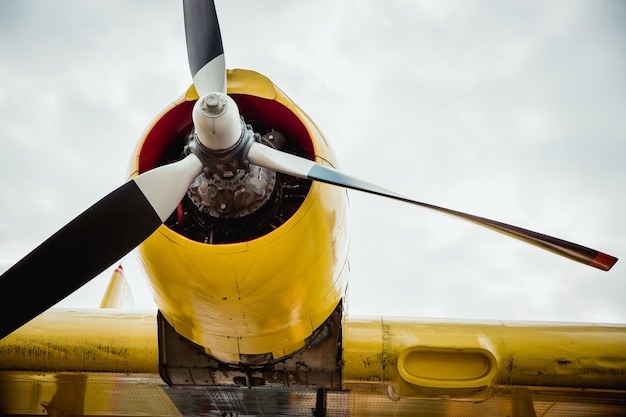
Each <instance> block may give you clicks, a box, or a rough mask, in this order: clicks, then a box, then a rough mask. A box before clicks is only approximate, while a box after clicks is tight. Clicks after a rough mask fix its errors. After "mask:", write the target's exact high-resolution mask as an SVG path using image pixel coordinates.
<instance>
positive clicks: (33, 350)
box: [0, 309, 626, 416]
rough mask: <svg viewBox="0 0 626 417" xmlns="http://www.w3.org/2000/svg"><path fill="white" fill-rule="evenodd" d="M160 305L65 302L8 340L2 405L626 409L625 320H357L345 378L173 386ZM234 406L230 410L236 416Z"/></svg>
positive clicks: (349, 412)
mask: <svg viewBox="0 0 626 417" xmlns="http://www.w3.org/2000/svg"><path fill="white" fill-rule="evenodd" d="M157 334H158V333H157V324H156V318H155V314H154V312H152V311H142V312H139V311H132V312H131V311H123V310H102V309H100V310H97V309H94V310H62V309H52V310H49V311H48V312H46V313H44V314H42V315H41V316H39V317H38V318H36V319H35V320H33V321H31V322H30V323H28V324H27V325H25V326H23V327H22V328H21V329H19V330H18V331H16V332H14V333H13V334H11V335H10V336H8V337H6V338H5V339H3V340H2V341H0V358H2V359H0V413H1V414H2V415H41V414H44V415H45V414H46V413H48V415H87V416H90V415H93V416H96V415H116V416H145V415H151V416H181V415H195V413H204V415H233V416H237V415H240V416H243V415H302V416H310V415H316V416H570V415H603V416H605V415H608V416H611V415H613V416H619V415H624V413H626V349H624V347H625V346H626V326H622V325H596V324H563V323H559V324H553V323H538V322H497V321H493V322H479V323H477V322H468V321H441V320H434V319H397V318H384V317H372V318H367V317H351V316H347V317H346V318H344V320H343V323H342V340H343V347H342V352H341V355H342V382H341V384H342V389H340V390H317V389H315V388H307V389H303V388H293V389H290V388H289V387H285V388H265V387H255V388H244V387H236V386H221V387H206V386H205V387H197V386H188V387H185V386H178V387H175V388H172V387H169V386H168V385H166V384H165V383H164V382H163V381H162V379H161V378H160V376H159V374H158V361H159V358H158V355H159V353H158V349H157V337H158V336H157ZM229 413H231V414H229Z"/></svg>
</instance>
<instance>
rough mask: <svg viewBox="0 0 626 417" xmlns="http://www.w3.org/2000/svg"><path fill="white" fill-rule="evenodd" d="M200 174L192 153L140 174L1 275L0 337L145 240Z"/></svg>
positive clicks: (200, 165)
mask: <svg viewBox="0 0 626 417" xmlns="http://www.w3.org/2000/svg"><path fill="white" fill-rule="evenodd" d="M201 172H202V163H201V162H200V160H199V159H198V157H196V156H195V155H193V154H191V155H189V156H187V157H186V158H185V159H183V160H181V161H178V162H175V163H173V164H170V165H165V166H161V167H158V168H155V169H153V170H151V171H148V172H145V173H143V174H141V175H139V176H138V177H136V178H134V179H132V180H130V181H128V182H127V183H125V184H124V185H122V186H121V187H119V188H117V189H116V190H114V191H113V192H111V193H110V194H108V195H107V196H106V197H104V198H103V199H102V200H100V201H98V202H97V203H95V204H94V205H93V206H91V207H90V208H88V209H87V210H85V211H84V212H83V213H81V214H80V215H79V216H78V217H76V218H75V219H74V220H72V221H71V222H69V223H68V224H67V225H65V226H64V227H63V228H61V229H60V230H59V231H57V232H56V233H55V234H53V235H52V236H51V237H49V238H48V239H47V240H46V241H44V242H43V243H42V244H41V245H39V246H38V247H37V248H35V249H34V250H33V251H32V252H30V253H29V254H28V255H26V256H25V257H24V258H22V259H21V260H20V261H19V262H18V263H16V264H15V265H14V266H13V267H11V268H10V269H8V270H7V271H6V272H5V273H4V274H2V275H1V276H0V339H1V338H4V337H5V336H6V335H8V334H9V333H11V332H13V331H14V330H15V329H17V328H18V327H20V326H21V325H23V324H24V323H26V322H28V321H29V320H31V319H32V318H34V317H35V316H37V315H39V314H40V313H42V312H43V311H45V310H47V309H48V308H49V307H52V306H53V305H54V304H56V303H57V302H59V301H61V300H62V299H63V298H65V297H67V296H68V295H70V294H71V293H72V292H74V291H76V290H77V289H78V288H80V287H81V286H83V285H84V284H86V283H87V282H88V281H90V280H91V279H92V278H94V277H95V276H96V275H98V274H99V273H100V272H102V271H104V270H105V269H106V268H108V267H109V266H110V265H111V264H113V263H114V262H116V261H118V260H119V259H120V258H122V257H123V256H124V255H126V254H127V253H128V252H130V251H131V250H132V249H134V248H135V247H136V246H137V245H139V244H140V243H141V242H143V241H144V240H145V239H146V238H147V237H148V236H150V235H151V234H152V233H153V232H154V231H155V230H156V229H157V228H158V227H159V226H160V225H161V224H162V223H163V221H165V220H166V219H167V217H168V216H169V215H170V214H171V213H172V211H174V209H175V208H176V206H177V205H178V203H179V202H180V200H181V199H182V198H183V196H184V195H185V193H186V192H187V189H188V188H189V184H191V182H192V181H193V180H194V178H195V177H197V176H198V175H199V174H200V173H201ZM60 271H62V273H61V272H60ZM16 306H17V308H16Z"/></svg>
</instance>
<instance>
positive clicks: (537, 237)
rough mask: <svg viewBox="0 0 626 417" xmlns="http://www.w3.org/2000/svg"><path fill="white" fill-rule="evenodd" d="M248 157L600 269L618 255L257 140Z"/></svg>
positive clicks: (252, 161) (284, 170) (261, 164)
mask: <svg viewBox="0 0 626 417" xmlns="http://www.w3.org/2000/svg"><path fill="white" fill-rule="evenodd" d="M247 158H248V160H249V161H250V162H251V163H253V164H255V165H259V166H263V167H266V168H271V169H274V170H275V171H278V172H282V173H284V174H289V175H293V176H295V177H299V178H306V179H310V180H315V181H320V182H325V183H328V184H333V185H338V186H341V187H345V188H350V189H353V190H359V191H364V192H366V193H370V194H375V195H379V196H383V197H388V198H392V199H394V200H399V201H404V202H405V203H410V204H414V205H416V206H420V207H425V208H428V209H431V210H435V211H438V212H440V213H444V214H447V215H450V216H454V217H457V218H460V219H463V220H466V221H469V222H472V223H475V224H477V225H480V226H483V227H486V228H488V229H491V230H494V231H496V232H499V233H502V234H504V235H507V236H510V237H513V238H515V239H518V240H521V241H523V242H526V243H530V244H531V245H534V246H537V247H539V248H542V249H545V250H548V251H551V252H554V253H556V254H557V255H560V256H564V257H566V258H569V259H571V260H573V261H576V262H580V263H583V264H585V265H589V266H592V267H594V268H598V269H601V270H603V271H608V270H609V269H611V267H612V266H613V265H614V264H615V263H616V262H617V258H615V257H613V256H611V255H607V254H606V253H602V252H599V251H597V250H595V249H590V248H587V247H585V246H581V245H578V244H576V243H572V242H568V241H565V240H562V239H558V238H555V237H552V236H548V235H544V234H541V233H537V232H533V231H531V230H527V229H523V228H521V227H517V226H512V225H509V224H506V223H501V222H498V221H495V220H490V219H487V218H484V217H479V216H474V215H473V214H468V213H463V212H460V211H456V210H451V209H447V208H444V207H439V206H435V205H432V204H428V203H422V202H420V201H416V200H412V199H410V198H408V197H405V196H403V195H401V194H398V193H395V192H393V191H390V190H387V189H385V188H382V187H379V186H377V185H375V184H372V183H369V182H367V181H363V180H361V179H359V178H356V177H353V176H350V175H347V174H344V173H342V172H340V171H338V170H336V169H333V168H329V167H325V166H322V165H319V164H317V163H315V162H313V161H310V160H308V159H305V158H301V157H298V156H296V155H291V154H288V153H284V152H281V151H278V150H276V149H272V148H270V147H268V146H265V145H262V144H260V143H258V142H254V143H253V144H252V146H251V147H250V150H249V152H248V157H247Z"/></svg>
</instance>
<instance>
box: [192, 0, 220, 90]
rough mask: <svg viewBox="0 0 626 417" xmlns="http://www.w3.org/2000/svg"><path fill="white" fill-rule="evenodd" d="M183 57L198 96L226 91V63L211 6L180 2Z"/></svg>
mask: <svg viewBox="0 0 626 417" xmlns="http://www.w3.org/2000/svg"><path fill="white" fill-rule="evenodd" d="M183 13H184V18H185V37H186V39H187V57H188V59H189V69H190V70H191V76H192V78H193V84H194V85H195V87H196V91H197V92H198V94H199V95H200V96H202V95H204V94H206V93H210V92H221V93H225V92H226V63H225V60H224V47H223V46H222V35H221V33H220V25H219V22H218V21H217V13H216V11H215V3H213V1H208V0H206V1H205V0H183Z"/></svg>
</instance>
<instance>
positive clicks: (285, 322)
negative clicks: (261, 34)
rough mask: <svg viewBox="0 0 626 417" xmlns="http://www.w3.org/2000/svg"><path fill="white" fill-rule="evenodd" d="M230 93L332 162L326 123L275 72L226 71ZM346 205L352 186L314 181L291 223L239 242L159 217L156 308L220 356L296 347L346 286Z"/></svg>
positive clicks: (165, 139) (171, 126)
mask: <svg viewBox="0 0 626 417" xmlns="http://www.w3.org/2000/svg"><path fill="white" fill-rule="evenodd" d="M228 94H229V95H230V96H231V97H233V98H234V99H235V101H236V102H237V104H238V106H239V107H240V109H241V112H242V115H244V117H246V118H249V117H252V118H262V119H264V121H265V122H266V123H267V124H269V125H272V126H273V127H275V128H276V129H277V130H282V131H283V132H285V133H287V134H288V135H289V136H290V137H291V138H292V139H295V140H296V141H297V142H298V143H299V145H300V146H301V147H302V148H303V149H304V150H305V151H306V153H307V156H308V157H309V158H314V159H315V160H316V161H317V162H318V163H320V164H324V165H328V166H335V156H334V154H333V152H332V150H331V148H330V147H329V145H328V143H327V142H326V140H325V139H324V137H323V135H322V134H321V132H320V131H319V129H318V128H317V127H316V126H315V124H314V123H313V122H312V121H311V120H310V119H309V118H308V116H307V115H306V114H304V112H303V111H302V110H301V109H299V108H298V106H297V105H296V104H295V103H294V102H293V101H291V100H290V99H289V98H288V97H287V96H286V95H285V94H284V93H283V92H282V91H281V90H280V89H278V88H277V87H276V86H275V85H274V84H273V83H272V82H271V81H270V80H269V79H267V78H266V77H264V76H262V75H260V74H258V73H255V72H252V71H246V70H231V71H228ZM197 98H198V96H197V93H196V91H195V89H194V88H193V87H191V88H190V89H189V90H188V91H187V93H186V94H184V95H183V96H182V97H180V98H179V99H178V100H177V101H176V102H174V103H173V104H172V105H171V106H170V107H168V108H167V109H166V110H165V111H164V112H163V113H162V114H161V115H160V116H159V117H158V118H157V119H156V120H155V121H154V122H153V124H152V125H151V126H150V127H149V128H148V129H147V130H146V132H145V134H144V135H143V137H142V139H141V141H140V142H139V144H138V146H137V149H136V152H135V153H134V156H133V160H132V161H131V167H130V176H131V177H133V176H136V175H138V174H139V173H142V172H144V171H146V170H148V169H151V168H153V167H154V166H156V165H157V164H158V161H159V158H161V157H162V155H163V153H164V152H165V151H166V149H167V148H168V146H169V145H170V144H171V142H172V141H173V140H174V138H175V137H177V136H180V134H181V132H184V131H185V130H186V129H189V128H190V126H191V108H192V107H193V103H194V102H195V101H196V100H197ZM347 204H348V202H347V193H346V191H345V190H343V189H341V188H338V187H334V186H330V185H326V184H320V183H313V184H312V185H311V188H310V190H309V193H308V195H307V196H306V198H305V199H304V201H303V203H302V205H301V206H300V207H299V209H298V210H297V211H296V212H295V213H294V214H293V215H292V217H291V218H289V219H288V220H287V221H285V223H283V224H282V225H281V226H280V227H278V228H277V229H275V230H273V231H271V232H270V233H267V234H265V235H264V236H261V237H258V238H254V239H250V240H247V241H245V242H238V243H227V244H207V243H201V242H198V241H195V240H191V239H189V238H186V237H185V236H182V235H181V234H178V233H176V232H174V231H173V230H172V229H170V228H168V227H167V226H165V225H163V226H161V227H160V228H159V229H158V230H157V231H156V232H155V233H154V234H153V235H152V236H151V237H150V238H148V239H147V240H146V241H145V242H144V243H143V244H142V245H141V246H140V248H139V253H140V257H141V260H142V262H143V265H144V266H145V269H146V273H147V275H148V279H149V281H150V284H151V287H152V292H153V297H154V300H155V302H156V304H157V307H158V309H159V310H160V312H161V313H162V315H163V317H164V318H165V319H166V320H167V322H168V323H169V324H170V325H171V326H172V327H173V328H174V329H175V331H176V332H177V333H178V334H180V335H181V336H183V337H185V338H187V339H189V340H190V341H192V342H194V343H196V344H198V345H201V346H203V347H204V349H205V351H206V352H207V353H208V354H210V355H211V356H213V357H215V358H216V359H219V360H221V361H225V362H238V361H240V359H241V357H242V355H267V354H270V353H271V354H272V356H273V358H274V359H277V358H281V357H284V356H286V355H289V354H291V353H293V352H295V351H297V350H298V349H300V348H302V347H304V346H305V342H306V340H307V338H309V337H310V336H311V335H312V334H313V332H314V331H315V330H316V329H317V328H318V327H320V326H321V325H322V324H323V323H324V322H325V321H326V319H327V318H328V317H329V316H330V315H331V313H332V312H333V311H334V310H335V308H336V307H337V305H338V304H339V303H340V302H341V300H342V299H343V297H344V295H345V290H346V285H347V272H348V262H347V252H348V239H349V238H348V231H347V217H346V213H347ZM285 265H288V267H287V268H285Z"/></svg>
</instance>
